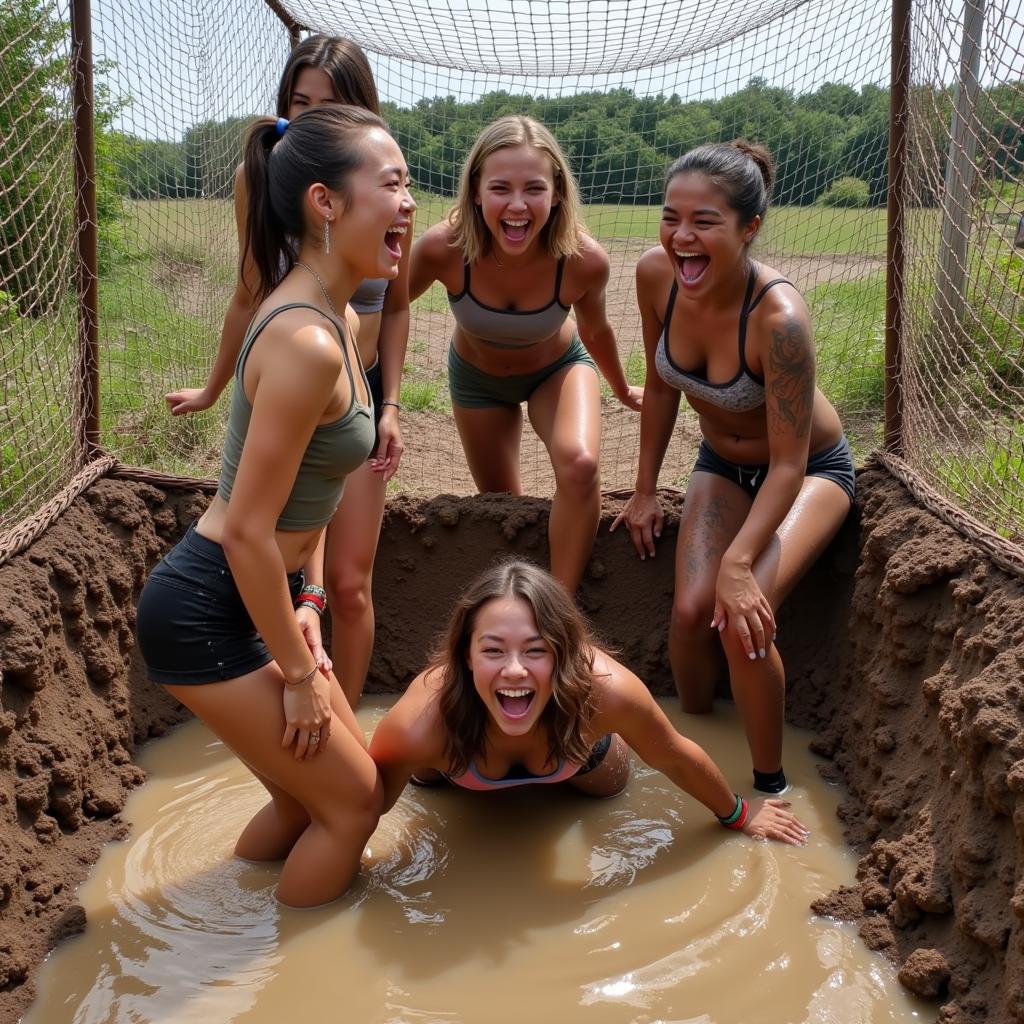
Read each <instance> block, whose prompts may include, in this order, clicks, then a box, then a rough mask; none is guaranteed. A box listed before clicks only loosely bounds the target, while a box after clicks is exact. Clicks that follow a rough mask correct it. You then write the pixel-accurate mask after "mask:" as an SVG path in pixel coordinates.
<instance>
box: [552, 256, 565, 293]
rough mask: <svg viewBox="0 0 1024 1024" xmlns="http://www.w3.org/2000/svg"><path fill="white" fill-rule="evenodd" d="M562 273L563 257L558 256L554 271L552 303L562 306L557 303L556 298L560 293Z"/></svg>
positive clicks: (563, 266) (563, 269)
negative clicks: (556, 266)
mask: <svg viewBox="0 0 1024 1024" xmlns="http://www.w3.org/2000/svg"><path fill="white" fill-rule="evenodd" d="M564 271H565V257H564V256H560V257H559V258H558V269H557V270H556V271H555V298H554V301H555V302H558V304H559V305H562V303H561V302H559V300H558V296H559V294H560V292H561V291H562V274H563V273H564Z"/></svg>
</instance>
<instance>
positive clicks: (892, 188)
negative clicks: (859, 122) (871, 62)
mask: <svg viewBox="0 0 1024 1024" xmlns="http://www.w3.org/2000/svg"><path fill="white" fill-rule="evenodd" d="M910 16H911V0H894V2H893V5H892V54H891V70H890V75H889V78H890V92H889V198H888V205H887V208H886V223H887V227H888V230H887V233H886V266H885V436H884V445H885V449H886V451H890V452H892V453H893V454H894V455H900V454H902V451H903V373H902V370H903V324H904V320H903V309H904V292H905V288H906V277H905V274H904V270H905V247H904V237H905V236H904V232H905V221H904V210H905V203H906V184H907V115H908V112H909V104H910Z"/></svg>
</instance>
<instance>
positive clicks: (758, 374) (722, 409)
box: [612, 140, 854, 792]
mask: <svg viewBox="0 0 1024 1024" xmlns="http://www.w3.org/2000/svg"><path fill="white" fill-rule="evenodd" d="M773 174H774V167H773V165H772V160H771V157H770V156H769V154H768V152H767V151H766V150H765V149H764V148H762V147H760V146H754V145H751V144H749V143H746V142H743V141H741V140H740V141H736V142H732V143H714V144H709V145H704V146H700V147H698V148H697V149H695V150H692V151H691V152H689V153H687V154H686V155H685V156H683V157H680V158H679V159H678V160H677V161H676V162H675V163H673V164H672V166H671V167H670V168H669V171H668V176H667V179H666V186H665V205H664V209H663V211H662V220H661V231H660V235H661V244H660V245H659V246H657V247H656V248H654V249H650V250H648V251H647V252H646V253H644V255H643V256H642V257H641V258H640V261H639V263H638V264H637V271H636V279H637V300H638V302H639V305H640V315H641V319H642V323H643V335H644V346H645V349H646V355H647V381H646V387H645V390H644V406H643V411H642V414H641V415H642V419H641V427H640V442H641V443H640V465H639V469H638V472H637V478H636V488H635V490H634V493H633V496H632V497H631V498H630V500H629V502H628V504H627V505H626V507H625V508H624V509H623V511H622V512H621V513H620V514H619V516H618V517H617V518H616V520H615V522H614V523H613V524H612V529H613V530H614V529H615V527H617V526H618V525H619V524H620V523H622V522H624V523H626V525H627V526H628V528H629V531H630V534H631V537H632V540H633V544H634V545H635V546H636V549H637V552H638V553H639V555H640V557H641V558H644V557H646V556H647V555H650V556H651V557H653V556H654V551H655V541H656V539H657V538H658V537H659V536H660V535H661V528H662V510H661V506H660V505H659V503H658V498H657V494H656V488H657V483H658V472H659V470H660V469H661V463H662V460H663V458H664V456H665V449H666V447H667V446H668V441H669V438H670V436H671V433H672V427H673V425H674V423H675V419H676V414H677V412H678V409H679V396H680V394H685V395H686V400H687V401H688V402H689V404H690V405H691V406H692V407H693V409H694V410H695V411H696V412H697V415H698V417H699V419H700V427H701V433H702V435H703V440H702V442H701V445H700V451H699V454H698V456H697V462H696V464H695V465H694V467H693V474H692V476H691V478H690V485H689V487H688V489H687V492H686V505H685V508H684V511H683V515H682V519H681V521H680V524H679V539H678V542H677V545H676V571H675V598H674V601H673V605H672V614H671V619H670V625H669V659H670V661H671V664H672V674H673V676H674V678H675V683H676V689H677V690H678V692H679V696H680V699H681V700H682V703H683V707H684V709H685V710H687V711H689V712H691V713H695V714H699V713H704V712H707V711H710V710H711V705H712V700H713V698H714V694H715V684H716V682H717V680H718V678H719V677H720V675H721V673H722V671H723V669H725V668H726V667H727V669H728V674H729V680H730V682H731V684H732V692H733V695H734V697H735V699H736V706H737V709H738V710H739V713H740V717H741V719H742V721H743V725H744V729H745V731H746V734H747V740H748V743H749V745H750V752H751V758H752V761H753V767H754V786H755V788H757V789H760V790H763V791H766V792H780V791H781V790H783V789H784V788H785V786H786V778H785V774H784V773H783V770H782V721H783V711H784V704H785V674H784V671H783V667H782V661H781V659H780V658H779V652H778V650H777V649H776V647H775V645H774V642H773V641H774V639H775V611H776V609H777V608H778V607H779V605H780V604H781V602H782V601H783V600H784V598H785V597H786V595H787V594H789V592H790V591H791V590H792V588H793V586H794V585H795V583H796V582H797V581H798V580H799V579H800V577H801V576H802V575H803V574H804V573H805V572H806V570H807V569H808V567H809V566H810V565H811V564H812V563H813V562H814V560H815V559H816V558H817V557H818V555H820V554H821V552H822V550H823V549H824V548H825V546H826V545H827V544H828V542H829V541H830V540H831V539H832V537H833V536H834V535H835V533H836V531H837V530H838V529H839V527H840V525H841V524H842V522H843V520H844V519H845V518H846V516H847V514H848V512H849V511H850V503H851V502H852V500H853V480H854V478H853V460H852V457H851V455H850V448H849V445H848V444H847V442H846V438H845V437H844V436H843V428H842V425H841V424H840V422H839V417H838V415H837V414H836V411H835V409H833V408H832V406H831V405H830V404H829V402H828V400H827V399H826V398H825V396H824V395H823V394H822V393H821V392H820V391H819V390H818V389H817V387H816V386H815V382H814V344H813V341H812V337H811V325H810V319H809V317H808V313H807V307H806V306H805V305H804V302H803V299H802V298H801V297H800V294H799V293H798V292H797V290H796V289H795V288H794V287H793V285H792V284H790V283H789V282H788V281H787V280H786V279H785V278H783V277H781V276H780V275H779V274H777V273H776V272H775V271H774V270H772V269H771V268H770V267H766V266H764V265H763V264H760V263H756V262H754V260H753V259H751V257H750V246H751V244H752V243H753V241H754V238H755V236H756V235H757V232H758V229H759V228H760V226H761V222H762V220H763V219H764V216H765V214H766V212H767V208H768V197H769V194H770V192H771V184H772V177H773ZM723 655H724V661H723Z"/></svg>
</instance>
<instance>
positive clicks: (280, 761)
mask: <svg viewBox="0 0 1024 1024" xmlns="http://www.w3.org/2000/svg"><path fill="white" fill-rule="evenodd" d="M244 170H245V182H246V190H247V196H248V215H247V218H246V232H245V241H244V254H245V259H246V261H247V265H249V266H251V267H252V270H253V275H254V276H253V279H252V280H253V288H254V295H255V296H256V300H257V303H258V305H257V309H256V315H255V316H254V317H253V320H252V323H251V324H250V325H249V328H248V330H247V331H246V333H245V337H244V339H243V342H242V345H241V350H240V352H239V356H238V360H237V364H236V369H235V387H234V391H233V394H232V400H231V409H230V412H229V416H228V428H227V437H226V440H225V446H224V457H223V465H222V470H221V477H220V483H219V485H218V490H217V494H216V495H215V496H214V498H213V500H212V502H211V503H210V506H209V508H208V509H207V510H206V512H204V513H203V515H202V516H201V518H200V519H199V520H198V521H197V522H196V523H194V524H193V525H192V526H190V527H189V529H188V531H187V533H186V534H185V537H184V538H183V539H182V540H181V541H180V542H179V543H178V545H177V546H176V547H175V548H173V549H172V550H171V551H170V552H169V553H168V554H167V555H166V556H165V558H164V559H163V561H162V562H161V563H160V564H159V565H158V566H157V567H156V568H155V569H154V570H153V572H152V574H151V575H150V577H149V580H148V581H147V583H146V586H145V588H144V589H143V592H142V596H141V597H140V600H139V607H138V616H137V630H138V639H139V647H140V649H141V652H142V655H143V658H144V660H145V663H146V667H147V671H148V675H149V678H150V679H152V680H153V681H154V682H156V683H159V684H161V685H163V686H165V687H166V688H167V690H168V691H169V692H170V693H171V694H172V695H173V696H174V697H176V698H177V699H178V700H180V701H181V702H182V703H183V704H185V705H186V706H187V707H188V708H189V709H190V710H192V711H193V712H194V713H195V714H196V715H197V716H198V717H199V718H201V719H202V720H203V721H204V722H205V723H206V724H207V725H208V726H209V727H210V728H211V729H212V730H213V732H214V733H216V735H217V736H218V737H219V738H220V739H221V740H223V742H224V743H225V744H226V745H227V746H228V747H230V748H231V749H232V750H234V751H235V752H236V753H237V754H238V756H239V757H240V758H241V759H242V760H243V761H244V762H245V763H246V765H247V766H248V767H249V768H250V769H251V770H252V772H253V774H254V775H255V776H256V777H257V778H258V779H259V781H260V782H261V783H262V784H263V785H264V786H265V787H266V789H267V791H268V793H269V795H270V802H269V803H268V804H267V805H266V806H265V807H264V808H263V809H262V810H261V811H260V812H259V813H258V814H257V815H256V816H255V817H254V818H253V819H252V821H250V822H249V824H248V825H247V826H246V828H245V830H244V831H243V832H242V835H241V837H240V838H239V840H238V843H237V845H236V847H235V853H236V854H237V855H238V856H239V857H243V858H246V859H249V860H255V861H273V860H284V866H283V869H282V872H281V880H280V884H279V886H278V898H279V899H280V900H281V901H282V902H283V903H286V904H290V905H294V906H315V905H317V904H320V903H325V902H327V901H329V900H332V899H334V898H335V897H337V896H339V895H340V894H341V893H342V892H344V891H345V889H346V888H348V885H349V883H350V882H351V881H352V878H353V877H354V875H355V873H356V871H357V870H358V868H359V859H360V855H361V853H362V850H363V846H364V844H365V842H366V840H367V838H368V837H369V835H370V833H371V832H372V831H373V829H374V827H375V826H376V822H377V817H378V815H379V812H380V804H381V787H380V781H379V778H378V774H377V771H376V769H375V768H374V765H373V762H372V761H371V760H370V758H369V755H368V754H367V752H366V748H365V744H364V742H363V737H362V733H361V730H360V729H359V726H358V725H357V723H356V720H355V716H354V715H353V713H352V710H351V708H350V706H349V703H348V701H347V700H346V699H345V695H344V693H343V692H342V690H341V687H340V685H339V683H338V680H337V678H336V676H335V675H334V673H333V672H331V670H330V667H329V666H328V665H327V664H326V663H325V662H324V661H323V660H322V658H320V657H318V656H317V653H316V649H315V648H316V645H315V644H311V643H310V640H309V638H308V637H307V635H306V634H305V633H304V631H303V628H302V626H301V625H300V623H299V621H298V620H297V618H296V614H295V610H294V606H295V605H296V604H299V605H311V606H313V607H314V608H319V607H320V605H321V604H322V591H321V590H319V588H317V587H313V588H308V589H307V588H303V578H302V569H303V567H304V566H306V565H308V564H310V563H311V562H315V560H316V556H317V553H318V552H319V551H320V550H321V548H322V535H323V531H324V527H325V526H326V525H327V523H328V522H330V521H331V518H332V516H333V515H334V514H335V511H336V509H337V507H338V504H339V502H340V500H341V496H342V491H343V488H344V485H345V479H346V477H347V476H348V475H349V474H350V473H353V472H354V471H356V470H358V469H359V467H360V466H361V465H362V464H363V463H364V462H365V461H366V459H367V456H368V455H369V453H370V451H371V450H372V447H373V444H374V427H373V403H372V399H371V396H370V392H369V387H368V384H367V380H366V375H365V374H364V373H363V371H362V367H361V364H360V360H359V353H358V350H357V347H356V339H355V330H356V325H355V324H354V323H353V324H350V323H349V322H348V321H347V320H346V316H345V313H344V310H345V303H346V302H347V301H348V299H349V297H350V296H351V295H352V293H353V292H354V291H355V290H356V288H357V287H358V285H359V283H360V282H361V281H363V280H364V279H366V278H386V279H388V280H393V279H394V278H395V277H396V276H397V275H398V272H399V269H398V268H399V261H400V260H401V256H402V250H401V244H400V243H401V240H402V238H403V236H404V235H405V233H406V232H407V231H408V230H409V227H410V224H411V218H412V213H413V210H414V209H415V203H414V202H413V200H412V198H411V196H410V195H409V192H408V189H407V184H406V175H407V172H406V166H405V161H404V160H403V158H402V154H401V152H400V150H399V149H398V146H397V145H396V144H395V142H394V140H393V139H392V138H391V136H390V135H389V134H388V133H387V131H386V130H385V128H384V124H383V122H382V121H381V120H380V118H379V117H377V116H376V115H375V114H372V113H370V112H369V111H367V110H362V109H359V108H356V107H347V106H340V105H329V106H328V105H325V106H321V107H318V108H317V109H315V110H310V111H307V112H305V113H301V114H299V115H298V117H296V118H295V119H294V120H293V121H291V122H290V123H289V122H288V121H287V120H285V119H284V118H278V119H276V120H275V119H273V118H263V119H261V120H259V121H257V122H256V123H255V124H254V125H253V127H252V129H251V130H250V132H249V135H248V138H247V140H246V147H245V160H244Z"/></svg>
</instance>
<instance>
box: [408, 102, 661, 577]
mask: <svg viewBox="0 0 1024 1024" xmlns="http://www.w3.org/2000/svg"><path fill="white" fill-rule="evenodd" d="M581 213H582V211H581V206H580V199H579V194H578V192H577V189H576V183H575V181H574V180H573V177H572V172H571V171H570V170H569V165H568V162H567V161H566V159H565V155H564V154H563V153H562V151H561V149H560V148H559V146H558V143H557V142H556V141H555V139H554V137H553V136H552V134H551V133H550V132H549V131H548V130H547V129H546V128H545V127H544V126H543V125H541V124H539V123H538V122H537V121H534V120H533V119H532V118H529V117H520V116H510V117H503V118H499V119H498V120H497V121H495V122H494V123H493V124H491V125H489V126H488V127H487V128H485V129H484V130H483V132H481V134H480V136H479V137H478V138H477V140H476V142H475V143H474V144H473V148H472V149H471V150H470V153H469V155H468V156H467V158H466V162H465V165H464V167H463V170H462V181H461V184H460V187H459V195H458V197H457V200H456V203H455V206H454V207H453V209H452V211H451V213H449V215H448V218H447V219H446V220H445V221H443V222H442V223H441V224H437V225H435V226H434V227H432V228H430V229H429V230H428V231H427V232H426V233H425V234H424V235H423V237H422V238H420V239H419V241H418V242H417V243H416V245H414V246H413V252H412V270H411V274H410V294H411V296H412V297H413V298H416V297H417V296H419V295H421V294H422V293H423V292H424V291H426V289H427V288H428V287H429V286H430V285H431V284H432V283H433V282H434V281H440V282H441V283H442V284H443V285H444V286H445V287H446V288H447V289H448V303H449V306H450V307H451V311H452V316H453V317H454V319H455V331H454V334H453V335H452V341H451V345H450V347H449V350H448V384H449V388H450V390H451V396H452V408H453V411H454V415H455V422H456V424H457V426H458V429H459V437H460V438H461V440H462V447H463V450H464V451H465V453H466V460H467V462H468V463H469V468H470V472H471V473H472V474H473V480H474V482H475V483H476V485H477V488H478V489H479V490H480V491H481V492H501V491H507V492H509V493H511V494H521V493H522V483H521V480H520V473H519V443H520V437H521V435H522V428H523V410H522V405H523V403H524V402H525V403H526V406H527V412H528V414H529V417H530V422H531V424H532V425H533V428H534V430H535V431H536V432H537V434H538V435H539V437H540V438H541V440H542V441H543V442H544V444H545V445H546V447H547V449H548V452H549V453H550V456H551V466H552V468H553V470H554V475H555V495H554V499H553V500H552V503H551V516H550V519H549V521H548V540H549V546H550V551H551V556H550V557H551V571H552V573H553V574H554V576H555V577H556V578H557V579H558V580H560V581H561V582H562V583H563V584H564V585H565V586H566V587H567V588H568V590H569V591H570V592H571V593H572V592H575V590H576V587H577V586H578V585H579V581H580V578H581V577H582V575H583V570H584V568H585V567H586V564H587V560H588V558H589V557H590V549H591V547H592V545H593V542H594V534H595V533H596V532H597V522H598V518H599V516H600V500H601V494H600V475H599V470H598V458H599V453H600V443H601V394H600V389H599V386H598V378H597V373H596V371H597V369H598V368H600V371H601V373H602V374H603V375H604V376H605V378H606V379H607V381H608V383H609V384H610V385H611V387H612V390H613V391H614V393H615V395H616V396H617V397H618V398H619V400H620V401H621V402H622V403H623V404H624V405H626V406H628V407H629V408H631V409H639V408H640V400H641V396H642V391H641V389H640V388H634V387H630V385H629V384H628V382H627V381H626V376H625V373H624V371H623V369H622V363H621V362H620V360H619V355H618V350H617V348H616V345H615V335H614V333H613V331H612V328H611V325H610V324H609V323H608V317H607V314H606V312H605V301H604V293H605V286H606V284H607V282H608V256H607V254H606V253H605V251H604V250H603V249H602V248H601V247H600V246H599V245H598V244H597V242H595V241H594V240H593V239H592V238H590V236H589V235H587V234H585V232H584V231H583V223H582V216H581ZM570 309H572V310H573V311H574V313H575V317H576V319H575V323H574V322H573V320H572V319H570V317H569V312H570Z"/></svg>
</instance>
